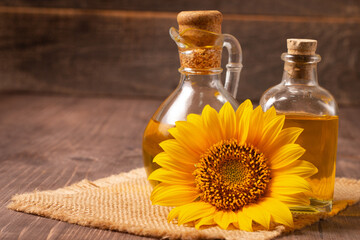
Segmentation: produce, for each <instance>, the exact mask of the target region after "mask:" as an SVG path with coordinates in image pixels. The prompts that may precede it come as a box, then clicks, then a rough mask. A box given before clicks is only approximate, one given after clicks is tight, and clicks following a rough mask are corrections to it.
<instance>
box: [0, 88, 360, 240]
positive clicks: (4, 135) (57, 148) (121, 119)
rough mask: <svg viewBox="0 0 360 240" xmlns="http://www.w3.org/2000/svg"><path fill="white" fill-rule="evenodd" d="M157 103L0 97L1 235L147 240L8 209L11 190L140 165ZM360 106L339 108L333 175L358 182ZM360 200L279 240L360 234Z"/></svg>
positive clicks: (67, 181) (41, 187)
mask: <svg viewBox="0 0 360 240" xmlns="http://www.w3.org/2000/svg"><path fill="white" fill-rule="evenodd" d="M159 104H160V101H157V100H146V99H121V98H99V97H97V98H95V97H94V98H89V97H86V98H85V97H69V96H46V95H28V94H5V93H3V94H0V206H1V208H0V239H152V238H144V237H138V236H134V235H130V234H126V233H119V232H114V231H105V230H100V229H94V228H87V227H82V226H77V225H74V224H68V223H65V222H60V221H56V220H51V219H47V218H43V217H38V216H34V215H30V214H24V213H19V212H15V211H11V210H8V209H6V205H7V204H8V203H9V201H10V198H11V196H12V195H14V194H17V193H25V192H30V191H33V190H34V189H37V190H46V189H56V188H59V187H63V186H67V185H70V184H72V183H75V182H77V181H80V180H82V179H84V178H88V179H90V180H95V179H98V178H102V177H106V176H109V175H111V174H118V173H120V172H125V171H129V170H131V169H133V168H137V167H141V166H142V156H141V138H142V133H143V131H144V128H145V126H146V124H147V121H148V120H149V118H150V117H151V115H152V113H153V112H154V111H155V110H156V108H157V107H158V105H159ZM359 118H360V108H359V107H357V108H356V107H342V108H340V119H341V120H340V132H339V147H338V162H337V173H336V175H337V176H339V177H340V176H342V177H345V176H346V177H350V178H357V179H360V126H359V120H358V119H359ZM359 216H360V205H359V204H356V205H354V206H352V207H349V208H348V209H347V210H345V211H344V212H342V213H340V214H339V215H338V216H335V217H333V218H331V219H328V220H322V221H320V222H319V223H316V224H314V225H312V226H309V227H307V228H305V229H303V230H300V231H295V232H294V233H292V234H290V235H287V236H282V237H280V238H279V239H340V238H341V239H359V235H360V217H359Z"/></svg>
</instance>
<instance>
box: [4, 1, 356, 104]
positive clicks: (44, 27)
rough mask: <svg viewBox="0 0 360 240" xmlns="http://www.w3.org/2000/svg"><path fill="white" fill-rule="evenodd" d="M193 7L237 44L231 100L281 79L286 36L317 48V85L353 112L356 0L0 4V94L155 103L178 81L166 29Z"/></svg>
mask: <svg viewBox="0 0 360 240" xmlns="http://www.w3.org/2000/svg"><path fill="white" fill-rule="evenodd" d="M196 9H218V10H220V11H222V12H223V14H224V19H225V20H224V23H223V32H224V33H230V34H233V35H234V36H235V37H237V38H238V39H239V41H240V43H241V45H242V48H243V52H244V69H243V72H242V75H241V83H240V88H239V93H238V99H240V100H242V99H245V98H250V99H252V100H255V101H258V99H259V98H260V96H261V94H262V92H264V91H265V90H266V89H267V88H268V87H270V86H272V85H274V84H277V83H278V82H279V81H280V80H281V76H282V67H283V62H282V61H281V59H280V55H281V53H282V52H284V51H286V39H287V38H291V37H295V38H314V39H317V40H318V41H319V44H318V45H319V47H318V53H319V54H320V55H321V56H322V58H323V61H322V62H320V64H319V80H320V83H321V85H322V86H324V87H325V88H327V89H329V90H330V91H331V92H332V93H333V95H334V96H335V97H336V99H337V100H338V102H339V103H340V104H341V105H359V104H360V94H358V92H359V90H360V81H359V78H360V67H359V60H360V41H359V39H360V2H359V1H356V0H344V1H336V0H331V1H327V0H315V1H297V0H276V1H267V0H257V1H236V0H231V1H221V0H209V1H205V0H204V1H193V0H183V1H168V0H153V1H141V0H132V1H130V0H122V1H115V0H106V1H95V0H88V1H86V0H79V1H70V0H32V1H27V0H2V1H0V90H1V91H30V92H47V93H66V94H72V95H113V96H114V95H115V96H131V97H133V96H136V97H151V98H158V99H163V98H164V97H166V96H167V95H168V94H169V93H170V92H171V90H172V89H174V88H175V87H176V85H177V83H178V79H179V73H178V72H177V69H178V67H179V60H178V53H177V48H176V46H175V43H173V42H172V40H171V39H170V37H169V35H168V30H169V28H170V27H171V26H176V20H175V18H176V13H177V12H179V11H181V10H196ZM224 58H225V57H224ZM225 59H226V58H225Z"/></svg>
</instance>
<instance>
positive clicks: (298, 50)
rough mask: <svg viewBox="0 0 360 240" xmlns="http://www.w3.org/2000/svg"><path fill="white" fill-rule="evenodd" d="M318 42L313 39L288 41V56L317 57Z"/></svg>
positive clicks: (292, 39)
mask: <svg viewBox="0 0 360 240" xmlns="http://www.w3.org/2000/svg"><path fill="white" fill-rule="evenodd" d="M316 47H317V41H316V40H313V39H296V38H290V39H287V48H288V54H292V55H315V52H316Z"/></svg>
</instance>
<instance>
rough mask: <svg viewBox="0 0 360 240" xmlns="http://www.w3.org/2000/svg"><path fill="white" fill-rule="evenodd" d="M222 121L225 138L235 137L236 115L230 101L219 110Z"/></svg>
mask: <svg viewBox="0 0 360 240" xmlns="http://www.w3.org/2000/svg"><path fill="white" fill-rule="evenodd" d="M219 117H220V121H221V123H222V129H223V132H224V138H225V139H232V138H234V137H235V131H234V129H235V126H236V123H235V121H236V117H235V111H234V109H233V107H232V106H231V104H230V103H229V102H226V103H225V104H224V106H223V107H222V108H221V109H220V111H219Z"/></svg>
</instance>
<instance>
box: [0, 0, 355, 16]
mask: <svg viewBox="0 0 360 240" xmlns="http://www.w3.org/2000/svg"><path fill="white" fill-rule="evenodd" d="M0 4H1V5H3V6H32V7H57V8H81V9H118V10H134V11H171V12H178V11H180V10H197V9H199V10H202V9H209V10H212V9H217V10H219V11H222V12H223V13H232V14H265V15H297V16H359V14H360V3H359V2H358V1H354V0H344V1H334V0H333V1H326V0H313V1H311V3H309V2H306V1H301V2H299V1H296V0H274V1H271V2H269V1H266V0H258V1H241V2H240V1H234V0H232V1H221V0H207V1H193V0H182V1H175V2H174V1H167V0H154V1H141V0H134V1H116V0H112V1H111V0H107V1H96V0H81V1H71V0H52V1H47V0H32V1H26V0H3V1H1V2H0Z"/></svg>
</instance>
